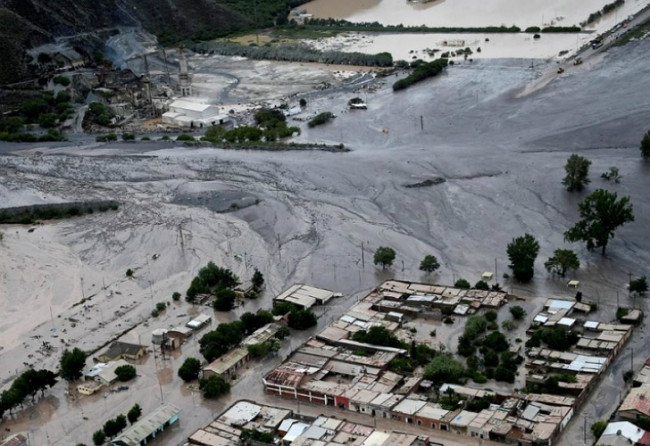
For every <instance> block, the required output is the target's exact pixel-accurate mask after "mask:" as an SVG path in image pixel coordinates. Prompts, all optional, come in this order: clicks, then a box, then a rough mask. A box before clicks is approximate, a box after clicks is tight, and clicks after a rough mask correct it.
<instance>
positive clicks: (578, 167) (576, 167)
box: [562, 153, 591, 192]
mask: <svg viewBox="0 0 650 446" xmlns="http://www.w3.org/2000/svg"><path fill="white" fill-rule="evenodd" d="M590 165H591V161H589V160H588V159H587V158H584V157H582V156H580V155H576V154H575V153H574V154H573V155H571V156H570V157H569V159H568V160H567V162H566V164H565V166H564V170H565V171H566V176H565V177H564V179H563V180H562V184H564V185H565V186H566V188H567V190H568V191H569V192H573V191H578V192H580V191H582V190H583V189H584V188H585V186H586V185H587V184H589V183H590V181H591V180H590V179H589V166H590Z"/></svg>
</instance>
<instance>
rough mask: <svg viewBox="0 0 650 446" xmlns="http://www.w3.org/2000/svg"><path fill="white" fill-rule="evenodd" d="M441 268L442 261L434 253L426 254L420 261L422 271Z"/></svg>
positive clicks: (429, 271)
mask: <svg viewBox="0 0 650 446" xmlns="http://www.w3.org/2000/svg"><path fill="white" fill-rule="evenodd" d="M438 268H440V263H439V262H438V259H437V258H436V256H434V255H426V256H424V258H423V259H422V261H421V262H420V271H424V272H426V273H432V272H434V271H436V270H437V269H438Z"/></svg>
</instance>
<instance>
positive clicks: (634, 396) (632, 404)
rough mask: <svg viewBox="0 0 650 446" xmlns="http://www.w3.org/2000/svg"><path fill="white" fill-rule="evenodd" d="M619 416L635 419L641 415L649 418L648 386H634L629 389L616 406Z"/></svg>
mask: <svg viewBox="0 0 650 446" xmlns="http://www.w3.org/2000/svg"><path fill="white" fill-rule="evenodd" d="M618 414H619V416H620V417H621V418H624V419H626V420H630V421H636V420H638V419H639V418H641V417H646V418H650V388H649V387H635V388H633V389H630V393H628V394H627V396H626V397H625V399H624V400H623V402H622V403H621V406H620V407H619V408H618Z"/></svg>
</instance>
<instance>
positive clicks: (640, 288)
mask: <svg viewBox="0 0 650 446" xmlns="http://www.w3.org/2000/svg"><path fill="white" fill-rule="evenodd" d="M628 287H629V290H630V293H638V294H645V293H646V291H648V280H647V279H646V277H645V276H641V277H639V278H638V279H631V280H630V283H629V285H628Z"/></svg>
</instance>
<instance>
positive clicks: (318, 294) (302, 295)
mask: <svg viewBox="0 0 650 446" xmlns="http://www.w3.org/2000/svg"><path fill="white" fill-rule="evenodd" d="M333 296H334V293H333V292H332V291H328V290H324V289H321V288H316V287H312V286H309V285H303V284H295V285H292V286H291V287H289V289H287V290H286V291H284V292H283V293H281V294H280V295H278V296H276V297H275V298H274V299H273V300H276V301H284V302H290V303H293V304H296V305H300V306H301V307H304V308H309V307H312V306H314V305H315V304H316V303H317V302H318V301H322V302H327V301H328V300H330V299H331V298H332V297H333Z"/></svg>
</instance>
